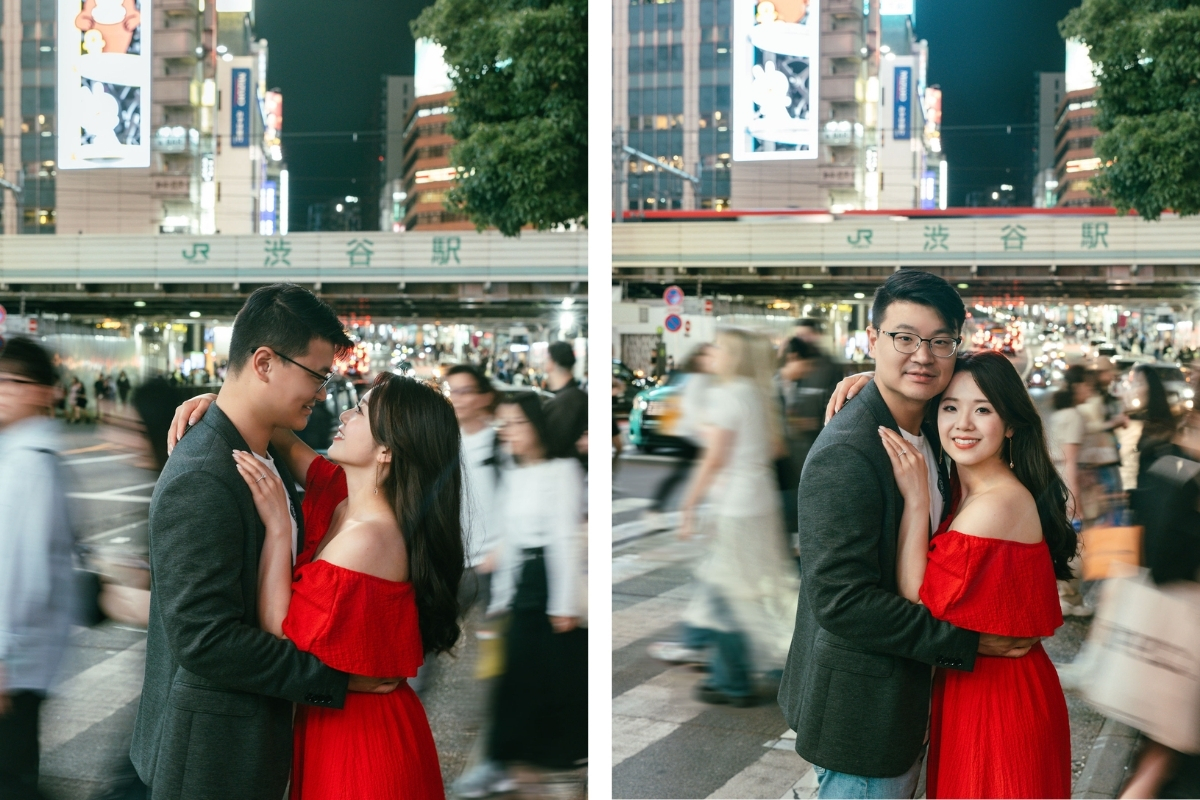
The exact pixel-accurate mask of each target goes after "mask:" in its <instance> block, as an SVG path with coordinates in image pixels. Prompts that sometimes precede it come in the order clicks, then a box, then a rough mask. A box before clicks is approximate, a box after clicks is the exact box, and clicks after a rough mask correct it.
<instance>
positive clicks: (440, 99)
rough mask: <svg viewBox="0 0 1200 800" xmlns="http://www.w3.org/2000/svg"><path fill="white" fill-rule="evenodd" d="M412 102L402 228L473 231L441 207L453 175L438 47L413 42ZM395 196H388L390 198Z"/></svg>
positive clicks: (447, 86)
mask: <svg viewBox="0 0 1200 800" xmlns="http://www.w3.org/2000/svg"><path fill="white" fill-rule="evenodd" d="M413 94H414V99H413V103H412V107H411V108H410V109H409V111H408V115H407V116H406V117H405V119H404V130H403V133H402V137H403V140H404V151H403V152H404V160H403V164H402V166H401V169H400V173H399V174H400V175H401V176H402V178H401V179H402V181H403V188H401V189H400V192H399V193H400V194H401V195H402V196H403V200H402V202H403V203H404V206H403V208H402V209H399V213H400V214H401V215H402V218H403V220H404V222H403V229H404V230H409V231H411V230H417V229H420V230H474V228H475V225H474V224H473V223H472V222H471V221H470V220H468V219H467V217H466V215H464V214H460V213H458V212H455V211H450V210H449V209H447V208H446V205H445V201H446V193H447V192H448V191H449V190H450V189H451V187H452V186H453V185H454V176H455V174H456V171H455V169H454V167H452V166H451V165H450V148H451V147H453V146H454V138H453V137H452V136H450V133H449V125H450V113H451V112H450V101H451V99H452V98H453V97H454V85H453V83H452V82H451V80H450V75H449V71H448V70H447V68H446V62H445V61H444V60H443V58H442V48H441V47H440V46H438V45H436V44H434V43H433V42H431V41H429V40H428V39H418V40H417V43H416V59H415V64H414V69H413ZM394 196H395V195H394V194H393V197H394Z"/></svg>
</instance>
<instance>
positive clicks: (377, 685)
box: [346, 675, 404, 694]
mask: <svg viewBox="0 0 1200 800" xmlns="http://www.w3.org/2000/svg"><path fill="white" fill-rule="evenodd" d="M403 682H404V678H368V677H366V676H364V675H351V676H350V685H349V686H347V687H346V691H348V692H365V693H367V694H388V693H389V692H394V691H395V690H396V689H397V688H398V687H399V686H400V684H401V683H403Z"/></svg>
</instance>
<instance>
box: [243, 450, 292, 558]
mask: <svg viewBox="0 0 1200 800" xmlns="http://www.w3.org/2000/svg"><path fill="white" fill-rule="evenodd" d="M254 457H255V458H257V459H258V463H260V464H262V465H263V466H264V467H266V468H267V469H269V470H271V472H273V473H275V477H276V478H279V480H280V481H282V480H283V476H282V475H280V474H279V468H278V467H276V466H275V459H273V458H271V457H270V456H260V455H259V454H258V453H255V454H254ZM287 501H288V512H289V513H290V514H291V515H292V564H295V563H296V546H297V544H298V541H297V539H298V538H299V535H300V528H299V527H298V526H297V525H296V509H295V508H293V507H292V496H291V494H288V495H287Z"/></svg>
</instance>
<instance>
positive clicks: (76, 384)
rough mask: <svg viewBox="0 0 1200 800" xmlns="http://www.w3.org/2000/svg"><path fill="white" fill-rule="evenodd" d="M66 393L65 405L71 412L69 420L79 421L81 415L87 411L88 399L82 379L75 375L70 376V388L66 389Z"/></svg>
mask: <svg viewBox="0 0 1200 800" xmlns="http://www.w3.org/2000/svg"><path fill="white" fill-rule="evenodd" d="M67 395H68V397H69V401H68V403H67V406H68V409H69V411H70V414H71V422H79V421H80V420H81V419H82V417H83V415H85V414H86V413H87V406H88V399H87V389H86V388H85V387H84V385H83V381H81V380H79V378H78V377H77V376H74V375H72V376H71V388H70V389H69V390H68V392H67Z"/></svg>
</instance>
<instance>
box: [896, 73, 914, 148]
mask: <svg viewBox="0 0 1200 800" xmlns="http://www.w3.org/2000/svg"><path fill="white" fill-rule="evenodd" d="M892 97H893V98H894V100H893V102H892V138H893V139H911V138H912V67H896V88H895V91H894V92H893V93H892Z"/></svg>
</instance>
